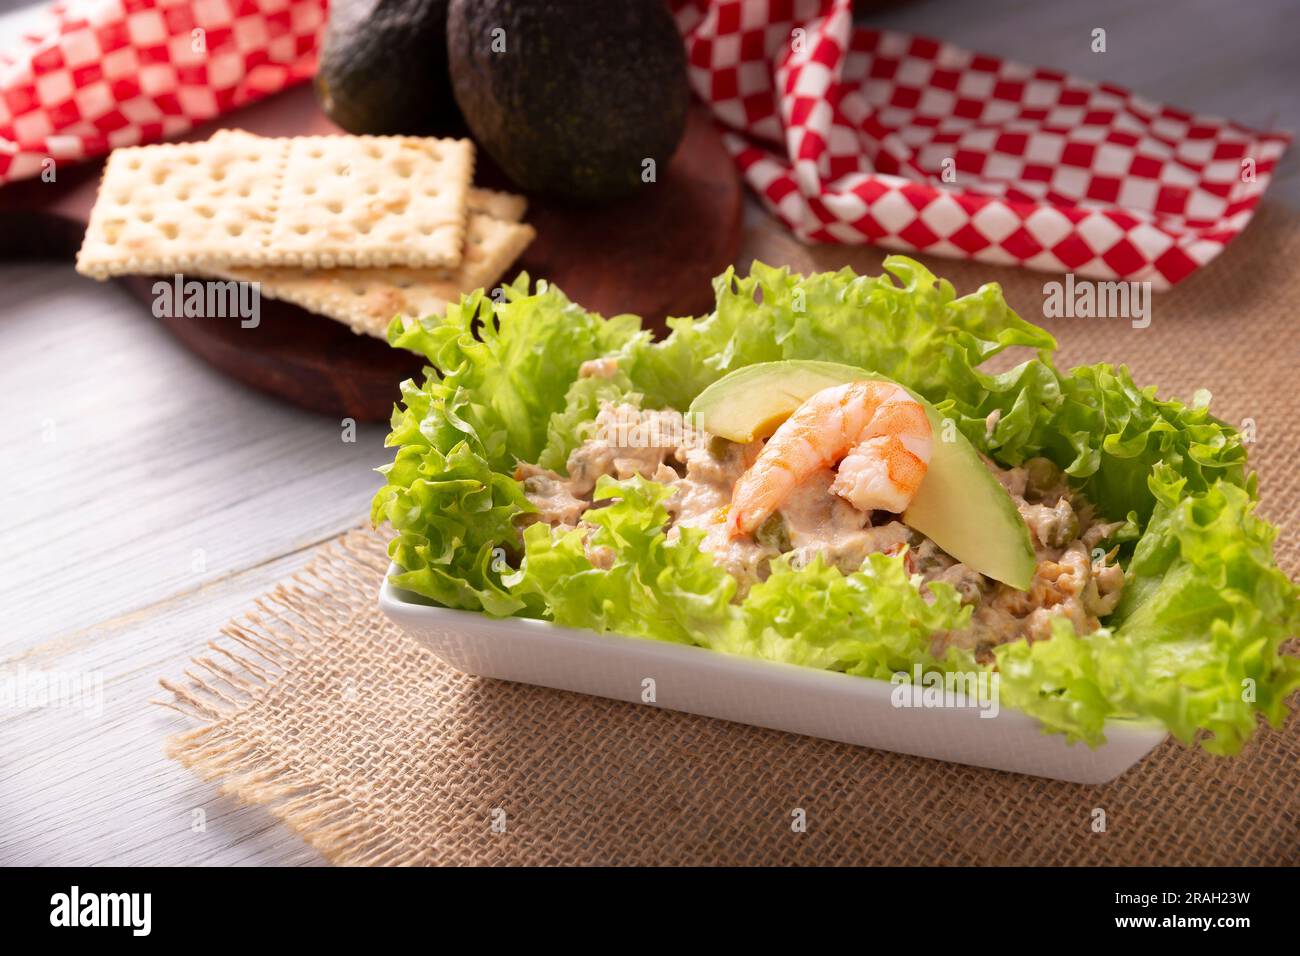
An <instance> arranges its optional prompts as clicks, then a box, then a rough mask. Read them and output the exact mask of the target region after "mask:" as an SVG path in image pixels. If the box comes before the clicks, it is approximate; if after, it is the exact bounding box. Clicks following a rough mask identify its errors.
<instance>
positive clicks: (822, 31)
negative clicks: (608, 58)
mask: <svg viewBox="0 0 1300 956" xmlns="http://www.w3.org/2000/svg"><path fill="white" fill-rule="evenodd" d="M673 8H674V11H675V13H676V16H677V22H678V26H679V27H680V28H681V31H682V34H683V35H684V37H685V39H686V50H687V56H688V60H689V64H690V66H689V70H690V80H691V85H692V87H693V88H694V90H695V92H696V94H697V95H698V96H699V97H700V98H701V99H702V100H704V101H705V102H706V103H709V104H711V105H712V108H713V112H714V115H715V116H716V117H717V119H718V121H719V122H720V123H721V124H723V125H724V126H725V127H726V128H727V129H728V130H729V132H728V134H727V135H726V137H725V139H726V143H727V147H728V149H729V150H730V151H731V153H732V155H734V156H735V157H736V161H737V162H738V163H739V164H740V168H741V169H742V170H743V172H744V175H745V178H746V180H747V181H748V182H749V185H750V186H751V187H752V188H753V189H754V191H755V192H757V193H758V195H759V196H760V197H762V199H763V202H764V203H765V204H766V205H767V207H768V208H769V209H770V210H771V211H772V212H773V213H774V214H775V215H776V216H777V217H778V218H780V219H781V221H782V222H784V223H785V224H786V225H787V226H789V227H790V228H791V229H792V230H794V232H795V234H796V235H798V236H800V237H801V238H803V239H807V240H811V241H818V242H844V243H870V244H873V245H878V246H885V247H887V248H891V249H902V250H909V251H918V252H927V253H931V254H933V255H939V256H949V257H955V258H973V259H978V260H981V261H984V262H991V263H997V264H999V265H1023V266H1028V267H1029V268H1031V269H1042V270H1046V271H1050V272H1075V273H1078V274H1080V275H1086V276H1093V277H1097V278H1106V279H1120V278H1122V279H1128V280H1137V281H1149V282H1151V283H1152V285H1153V287H1154V288H1163V287H1166V286H1169V285H1172V284H1173V283H1175V282H1178V281H1179V280H1181V279H1183V278H1185V277H1186V276H1187V275H1189V274H1190V273H1192V272H1193V271H1195V270H1196V269H1197V268H1199V267H1200V266H1203V265H1205V264H1206V263H1207V262H1209V261H1210V260H1211V259H1213V258H1214V257H1215V256H1216V255H1218V254H1219V252H1221V251H1222V250H1223V247H1224V245H1225V244H1227V242H1228V241H1229V240H1230V239H1232V238H1233V237H1234V236H1236V235H1237V234H1238V233H1239V232H1241V230H1242V229H1244V228H1245V227H1246V224H1247V223H1248V222H1249V221H1250V217H1251V215H1252V213H1253V212H1254V209H1255V206H1256V205H1257V204H1258V203H1259V200H1260V197H1261V196H1262V195H1263V193H1264V190H1265V188H1266V187H1267V186H1268V181H1269V177H1270V175H1271V173H1272V171H1273V168H1274V167H1275V166H1276V164H1277V161H1278V159H1279V157H1280V156H1281V155H1282V153H1283V151H1284V150H1285V149H1286V146H1287V144H1288V142H1289V141H1290V138H1289V137H1288V136H1286V135H1283V134H1279V133H1261V132H1257V131H1255V130H1250V129H1246V128H1245V127H1243V126H1239V125H1237V124H1236V123H1230V122H1227V121H1225V120H1221V119H1214V118H1209V117H1204V116H1194V115H1192V114H1190V113H1185V112H1183V111H1181V110H1177V109H1173V108H1171V107H1168V106H1162V105H1160V104H1159V103H1153V102H1151V101H1150V100H1146V99H1143V98H1142V97H1140V96H1136V95H1134V94H1133V93H1131V92H1129V91H1128V90H1125V89H1123V88H1121V87H1118V86H1115V85H1113V84H1109V83H1100V84H1099V83H1093V82H1090V81H1087V80H1081V79H1078V78H1077V77H1071V76H1066V75H1065V74H1063V73H1059V72H1057V71H1055V70H1046V69H1040V68H1038V67H1032V66H1025V65H1023V64H1021V63H1015V62H1012V61H1010V60H999V59H997V58H995V57H991V56H981V55H980V54H977V53H971V52H969V51H967V50H962V49H960V48H958V47H955V46H952V45H950V44H947V43H941V42H939V41H936V40H930V39H926V38H923V37H915V36H907V35H905V34H901V33H893V32H889V31H882V30H870V29H865V28H862V27H855V26H854V24H853V20H852V3H851V0H713V2H710V0H674V2H673ZM971 15H972V16H977V15H978V11H976V10H972V11H971ZM1098 62H1099V64H1100V63H1102V62H1104V61H1103V60H1100V59H1099V61H1098ZM1102 68H1103V67H1101V66H1099V67H1098V69H1099V70H1100V69H1102Z"/></svg>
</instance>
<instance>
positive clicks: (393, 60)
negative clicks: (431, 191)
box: [316, 0, 465, 136]
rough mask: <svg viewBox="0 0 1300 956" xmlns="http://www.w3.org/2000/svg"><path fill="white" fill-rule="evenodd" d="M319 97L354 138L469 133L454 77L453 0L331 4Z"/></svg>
mask: <svg viewBox="0 0 1300 956" xmlns="http://www.w3.org/2000/svg"><path fill="white" fill-rule="evenodd" d="M329 6H330V12H329V23H328V25H327V26H326V28H325V42H324V45H323V48H322V50H321V57H320V64H319V66H318V67H317V70H316V96H317V98H318V99H319V100H320V104H321V107H322V108H323V109H324V110H325V114H326V115H327V116H329V118H330V119H331V120H333V121H334V122H335V123H337V124H338V125H339V126H341V127H343V129H345V130H347V131H348V132H349V133H357V134H362V135H375V136H387V135H407V136H426V135H429V134H433V133H438V134H444V135H445V134H455V133H459V132H461V131H463V130H464V128H465V127H464V123H463V122H462V120H461V118H460V110H459V109H458V108H457V107H456V100H455V97H453V96H452V92H451V78H450V77H449V76H448V75H447V0H330V5H329Z"/></svg>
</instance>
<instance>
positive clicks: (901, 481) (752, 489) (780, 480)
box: [727, 380, 931, 538]
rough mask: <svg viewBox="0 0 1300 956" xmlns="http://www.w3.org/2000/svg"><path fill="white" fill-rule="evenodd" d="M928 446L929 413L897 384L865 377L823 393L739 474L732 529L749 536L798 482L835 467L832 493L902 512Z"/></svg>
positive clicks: (918, 483)
mask: <svg viewBox="0 0 1300 956" xmlns="http://www.w3.org/2000/svg"><path fill="white" fill-rule="evenodd" d="M930 441H931V435H930V420H929V419H928V418H927V417H926V414H925V409H924V408H922V407H921V404H920V403H919V402H917V401H916V399H914V398H912V396H910V395H909V394H907V392H906V391H905V390H904V389H902V388H900V387H898V386H897V385H893V384H891V383H889V382H880V381H875V380H868V381H861V382H850V383H848V384H846V385H833V386H831V387H830V388H824V389H822V390H821V391H820V392H818V393H817V394H815V395H813V396H812V397H811V398H809V399H808V400H807V401H805V402H804V403H803V404H802V405H800V406H799V407H798V408H797V409H795V411H794V414H793V415H791V416H790V417H789V418H787V419H786V420H785V421H784V422H783V423H782V424H781V427H780V428H778V429H777V430H776V432H775V434H773V435H772V437H771V438H770V439H769V440H768V442H767V444H766V445H764V446H763V450H762V451H761V452H760V453H759V455H758V458H757V460H755V462H754V464H753V465H752V466H751V467H750V469H749V470H748V471H746V472H745V473H744V474H743V475H741V476H740V480H739V481H737V482H736V487H735V489H734V490H733V492H732V496H731V505H730V507H729V509H728V513H727V528H728V532H729V534H730V535H731V537H733V538H738V537H740V536H742V535H746V534H752V533H753V532H754V530H755V529H756V528H758V526H759V525H761V524H762V523H763V522H764V521H766V520H767V518H768V517H769V516H770V515H771V514H772V512H774V511H776V510H777V509H778V508H780V507H781V505H782V503H783V502H784V501H785V500H786V498H787V497H788V496H789V495H790V492H791V491H793V490H794V489H795V488H796V487H797V486H798V485H799V484H800V483H802V482H803V481H804V480H806V479H807V478H809V477H811V476H812V475H813V474H815V473H816V472H817V471H819V470H820V469H822V468H831V467H834V466H835V464H836V463H837V462H838V463H839V468H838V470H837V473H836V476H835V481H834V482H833V483H832V484H831V489H830V490H831V492H832V493H834V494H837V495H839V496H840V497H841V498H843V499H845V500H846V501H848V502H849V503H850V504H852V505H853V506H854V507H856V508H858V509H859V510H861V511H871V510H873V509H876V508H879V509H881V510H884V511H892V512H894V513H895V514H897V513H899V512H901V511H903V510H904V509H905V508H906V507H907V506H908V505H909V504H910V503H911V501H912V497H913V496H914V495H915V494H916V491H917V489H918V488H919V487H920V486H921V480H922V479H923V478H924V477H925V472H926V468H927V467H928V465H929V463H930Z"/></svg>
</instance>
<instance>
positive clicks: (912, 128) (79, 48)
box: [0, 0, 1289, 288]
mask: <svg viewBox="0 0 1300 956" xmlns="http://www.w3.org/2000/svg"><path fill="white" fill-rule="evenodd" d="M669 2H670V5H671V7H672V9H673V11H674V14H675V15H676V17H677V22H678V25H679V27H680V28H681V31H682V34H683V36H684V38H685V43H686V49H687V56H688V61H689V74H690V80H691V84H692V86H693V87H694V89H695V92H696V94H697V95H698V96H699V97H700V98H701V99H702V100H703V101H704V102H706V103H708V104H710V105H711V107H712V109H713V111H714V114H715V116H716V117H717V119H718V122H719V123H720V124H721V125H722V126H723V128H724V129H725V131H726V132H725V134H724V138H725V141H726V144H727V147H728V148H729V149H730V150H731V152H732V154H733V155H734V156H735V157H736V161H737V163H738V164H739V165H740V168H741V169H742V171H743V172H744V175H745V178H746V180H747V181H748V182H749V184H750V186H751V187H753V189H754V190H755V192H757V193H758V195H759V196H760V197H761V198H762V199H763V201H764V202H765V203H766V204H767V206H768V208H770V209H771V210H772V212H773V213H774V214H775V215H776V216H778V217H779V218H780V219H781V220H782V221H783V222H784V223H785V224H786V225H788V226H789V227H790V228H791V229H792V230H793V231H794V232H795V234H796V235H798V236H800V237H801V238H803V239H807V240H810V241H821V242H844V243H872V244H875V245H880V246H886V247H888V248H892V249H903V250H910V251H920V252H928V253H932V254H935V255H944V256H953V257H959V258H974V259H978V260H981V261H985V262H992V263H998V264H1014V265H1024V266H1028V267H1030V268H1034V269H1043V270H1048V271H1053V272H1061V271H1073V272H1076V273H1078V274H1081V275H1087V276H1094V277H1099V278H1111V279H1114V278H1123V279H1133V280H1146V281H1150V282H1152V283H1153V285H1154V286H1155V287H1157V288H1161V287H1164V286H1167V285H1171V284H1173V283H1175V282H1178V281H1179V280H1180V279H1182V278H1184V277H1186V276H1187V275H1188V274H1190V273H1191V272H1193V271H1194V270H1195V269H1197V268H1198V267H1199V266H1202V265H1204V264H1205V263H1207V262H1209V261H1210V260H1211V259H1213V258H1214V257H1215V256H1216V255H1217V254H1218V253H1219V252H1220V251H1221V250H1222V249H1223V246H1224V245H1225V244H1226V243H1227V242H1228V240H1230V239H1232V237H1234V236H1235V235H1237V233H1239V232H1240V231H1241V230H1242V229H1244V228H1245V226H1246V223H1247V222H1249V220H1250V217H1251V214H1252V213H1253V211H1254V209H1255V206H1256V205H1257V204H1258V202H1259V199H1260V196H1261V195H1262V194H1263V192H1264V189H1265V188H1266V187H1267V185H1268V181H1269V178H1270V175H1271V173H1272V171H1273V168H1274V167H1275V166H1276V164H1277V161H1278V158H1279V157H1280V156H1281V155H1282V153H1283V151H1284V150H1285V149H1286V146H1287V143H1288V142H1289V137H1287V136H1285V135H1282V134H1278V133H1261V132H1257V131H1254V130H1250V129H1246V128H1245V127H1242V126H1239V125H1237V124H1235V123H1230V122H1227V121H1224V120H1219V119H1212V118H1207V117H1201V116H1194V115H1192V114H1189V113H1185V112H1182V111H1180V110H1176V109H1173V108H1171V107H1167V106H1162V105H1160V104H1158V103H1152V102H1150V101H1149V100H1145V99H1143V98H1142V97H1139V96H1135V95H1134V94H1132V93H1130V92H1129V91H1127V90H1124V89H1122V88H1120V87H1117V86H1114V85H1112V84H1106V83H1102V84H1097V83H1092V82H1088V81H1086V80H1080V79H1077V78H1074V77H1069V76H1066V75H1064V74H1062V73H1058V72H1056V71H1053V70H1045V69H1038V68H1035V67H1030V66H1024V65H1022V64H1019V63H1014V62H1011V61H1007V60H999V59H996V58H994V57H989V56H981V55H979V54H975V53H970V52H968V51H965V50H961V49H959V48H957V47H954V46H951V45H948V44H945V43H940V42H938V41H935V40H929V39H924V38H921V37H912V36H906V35H903V34H899V33H892V32H887V31H879V30H870V29H865V28H862V27H855V26H854V24H853V21H852V10H851V6H852V4H851V0H669ZM324 18H325V2H324V0H67V2H64V3H59V4H56V5H55V6H54V7H52V8H50V10H49V11H48V12H47V13H46V15H45V16H44V18H43V19H42V21H41V22H40V23H39V24H37V25H35V26H34V27H33V28H32V29H31V30H29V31H28V33H27V35H26V36H24V37H23V39H22V40H21V42H20V43H19V45H18V46H17V48H15V49H13V50H10V51H8V52H0V183H4V182H5V181H8V180H14V179H22V178H25V177H28V176H33V175H36V174H38V173H40V172H41V170H42V169H43V168H45V166H47V165H48V162H49V160H51V159H52V160H54V161H55V162H56V163H62V162H68V161H77V160H81V159H85V158H88V157H93V156H98V155H101V154H103V153H105V152H107V151H108V150H110V149H112V148H113V147H116V146H126V145H133V144H136V143H142V142H149V141H152V140H157V139H161V138H163V137H166V136H171V135H175V134H177V133H180V132H182V131H184V130H185V129H188V128H189V127H190V126H193V125H194V124H196V123H200V122H203V121H206V120H209V119H212V118H213V117H215V116H217V115H218V114H220V113H222V112H224V111H226V110H228V109H232V108H234V107H236V106H240V105H242V104H244V103H248V102H251V101H253V100H256V99H260V98H261V97H263V96H266V95H268V94H270V93H274V92H276V91H278V90H280V89H283V88H284V87H286V86H289V85H291V84H293V83H296V82H299V81H301V80H304V79H306V78H308V77H310V76H311V74H312V72H313V70H314V69H315V49H316V44H317V41H318V37H319V32H320V28H321V26H322V25H323V22H324Z"/></svg>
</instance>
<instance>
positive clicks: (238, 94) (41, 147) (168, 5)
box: [0, 0, 325, 184]
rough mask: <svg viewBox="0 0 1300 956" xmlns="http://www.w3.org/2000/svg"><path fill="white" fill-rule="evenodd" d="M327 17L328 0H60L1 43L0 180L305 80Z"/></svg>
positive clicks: (174, 128)
mask: <svg viewBox="0 0 1300 956" xmlns="http://www.w3.org/2000/svg"><path fill="white" fill-rule="evenodd" d="M324 23H325V2H324V0H67V2H64V3H56V4H55V5H54V6H52V7H50V8H49V9H48V10H46V11H45V12H44V13H43V14H42V15H41V16H40V17H39V18H38V19H37V21H36V22H34V23H33V24H31V26H30V27H29V28H28V29H27V30H26V32H25V33H24V35H23V36H22V37H21V39H20V40H19V42H18V45H17V46H16V47H14V48H12V49H8V50H0V184H3V183H5V182H8V181H10V180H16V179H25V178H27V177H29V176H35V175H37V174H38V173H40V172H41V171H42V169H43V168H44V166H45V165H48V163H47V161H48V160H50V159H53V160H54V162H55V163H56V164H58V165H62V164H63V163H65V162H76V161H78V160H82V159H87V158H90V157H93V156H99V155H102V154H103V153H106V152H108V151H109V150H110V149H113V148H114V147H116V146H133V145H135V144H137V143H147V142H151V141H153V140H157V139H162V138H163V137H166V136H172V135H175V134H177V133H180V132H183V131H184V130H186V129H189V128H190V127H191V126H194V125H195V124H197V123H202V122H205V121H207V120H210V119H212V118H213V117H214V116H217V115H219V114H221V113H224V112H225V111H226V110H229V109H233V108H234V107H236V106H241V105H243V104H244V103H249V102H252V101H253V100H258V99H261V98H262V97H264V96H267V95H269V94H271V93H275V92H278V91H279V90H282V89H284V87H286V86H288V85H290V84H292V83H296V82H298V81H300V80H305V79H308V78H310V77H311V76H312V74H313V73H315V71H316V42H317V34H318V32H319V31H320V29H321V27H322V26H323V25H324Z"/></svg>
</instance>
